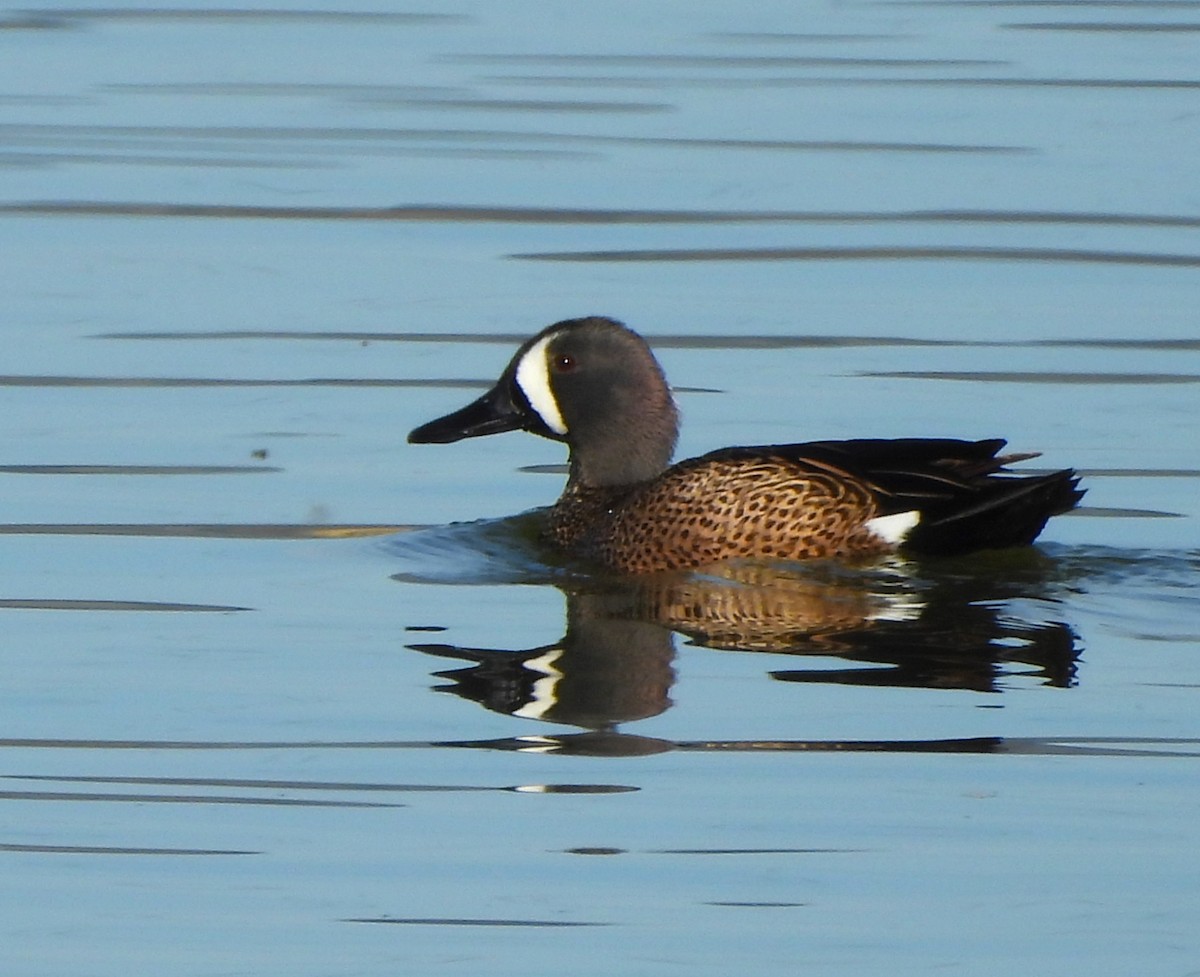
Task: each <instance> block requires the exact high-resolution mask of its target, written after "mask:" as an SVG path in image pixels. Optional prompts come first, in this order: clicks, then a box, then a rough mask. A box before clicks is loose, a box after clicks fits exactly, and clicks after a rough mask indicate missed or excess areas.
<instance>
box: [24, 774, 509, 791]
mask: <svg viewBox="0 0 1200 977" xmlns="http://www.w3.org/2000/svg"><path fill="white" fill-rule="evenodd" d="M0 779H3V780H36V781H49V782H52V783H70V784H126V785H140V786H156V785H157V786H172V787H247V788H252V789H255V790H332V791H381V792H387V793H399V792H404V793H420V792H430V793H437V792H443V791H445V792H455V793H461V792H464V791H497V790H500V791H508V790H511V788H509V787H480V786H478V785H462V784H382V783H362V782H358V781H328V780H257V779H243V778H237V777H96V776H60V775H57V774H13V773H9V774H4V775H2V776H0Z"/></svg>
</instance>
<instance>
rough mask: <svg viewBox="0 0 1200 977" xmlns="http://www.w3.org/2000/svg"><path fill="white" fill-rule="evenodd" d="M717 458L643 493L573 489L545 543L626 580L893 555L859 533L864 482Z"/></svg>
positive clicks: (772, 463) (557, 509)
mask: <svg viewBox="0 0 1200 977" xmlns="http://www.w3.org/2000/svg"><path fill="white" fill-rule="evenodd" d="M721 454H722V452H715V453H714V454H713V455H706V456H704V457H701V458H694V459H691V460H689V461H686V462H682V463H681V464H678V465H675V466H674V467H672V468H669V469H668V470H667V471H665V472H664V473H663V474H662V475H660V476H659V477H658V478H656V479H654V480H652V481H649V482H645V483H642V484H640V485H634V486H621V487H618V488H586V487H583V486H581V485H578V484H575V483H572V484H570V485H568V486H567V489H566V491H565V492H564V493H563V495H562V498H560V499H559V500H558V502H557V503H556V504H555V505H554V507H553V509H551V512H550V522H549V530H548V531H549V535H550V538H551V540H552V541H553V542H554V543H555V544H556V545H557V546H559V547H561V548H562V549H565V550H567V551H569V552H572V553H576V554H579V555H581V556H584V557H586V558H589V559H593V560H597V561H598V562H601V563H603V564H605V565H606V566H608V567H611V568H612V569H614V570H620V571H622V572H625V573H651V572H654V571H658V570H679V569H686V568H690V567H698V566H705V565H707V564H711V563H717V562H719V561H721V560H730V559H764V558H765V559H782V560H799V559H810V558H813V557H829V556H851V555H867V554H875V553H883V552H887V551H888V550H889V549H890V547H889V546H888V545H887V544H886V543H885V542H884V540H882V539H881V538H880V537H878V536H876V535H875V534H873V533H872V532H871V531H870V530H869V529H867V528H865V527H864V523H866V522H867V521H868V520H870V519H872V518H874V517H875V516H876V515H877V514H878V511H877V506H876V503H875V500H874V495H873V493H872V491H871V489H870V487H868V486H867V485H865V484H863V483H862V482H861V481H859V480H857V479H854V478H851V477H850V476H848V475H847V474H846V473H844V472H837V473H834V472H831V471H821V470H818V469H816V468H815V467H813V466H808V465H804V464H802V463H799V462H796V461H793V460H790V459H787V458H782V457H771V456H769V455H764V456H762V457H759V458H754V459H746V458H744V457H726V458H723V457H721Z"/></svg>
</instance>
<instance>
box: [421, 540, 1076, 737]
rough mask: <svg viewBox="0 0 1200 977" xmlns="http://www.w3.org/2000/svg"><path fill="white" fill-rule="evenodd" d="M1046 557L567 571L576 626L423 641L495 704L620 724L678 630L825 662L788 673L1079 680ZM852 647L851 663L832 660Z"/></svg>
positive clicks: (635, 712)
mask: <svg viewBox="0 0 1200 977" xmlns="http://www.w3.org/2000/svg"><path fill="white" fill-rule="evenodd" d="M1048 566H1049V564H1047V562H1046V561H1044V560H1040V561H1039V558H1036V557H1035V558H1033V559H1031V560H1027V561H1025V562H1024V563H1023V564H1022V565H1020V566H1017V567H1015V568H1014V567H1012V566H1010V567H1007V568H1006V569H1007V570H1009V571H1011V570H1014V569H1015V570H1016V571H1017V572H1005V573H1001V574H997V573H994V572H989V573H986V574H981V573H979V572H977V568H976V571H975V572H962V568H961V567H957V566H956V565H955V564H949V565H947V566H945V567H943V568H941V569H940V570H939V571H938V572H937V573H930V572H928V571H927V569H926V568H922V569H921V571H920V572H919V573H918V572H914V570H913V569H912V568H911V567H910V566H908V565H905V564H899V563H898V564H895V565H890V566H874V567H869V568H863V567H853V566H847V565H845V564H836V565H835V564H828V565H826V564H814V565H807V564H806V565H804V566H802V567H796V566H764V565H750V564H746V565H736V564H735V565H728V566H722V567H720V568H716V569H714V570H712V571H710V572H707V573H696V572H691V573H684V574H661V575H655V576H651V577H639V578H624V579H620V580H606V581H588V582H586V583H584V584H572V585H569V586H568V585H561V584H560V585H559V586H560V589H562V590H563V592H564V594H565V596H566V602H567V626H566V633H565V634H564V635H563V637H562V639H561V640H559V641H558V642H556V643H554V644H551V645H543V646H540V647H537V648H529V649H524V650H512V649H502V648H464V647H459V646H455V645H447V644H412V645H409V647H410V648H412V649H414V650H416V651H421V652H424V653H426V654H429V655H435V656H439V657H444V658H452V659H456V660H459V661H464V662H469V663H470V664H469V665H468V666H466V667H462V668H455V669H451V670H446V671H439V672H436V673H435V674H436V675H437V676H438V677H439V678H444V679H448V680H449V684H447V685H443V686H439V687H438V688H439V690H440V691H445V692H452V693H454V694H456V695H459V696H462V697H463V698H465V699H469V700H471V701H473V702H478V703H480V704H481V705H484V706H486V707H487V708H488V709H492V710H494V711H496V712H501V713H507V714H510V715H514V716H521V717H526V718H536V719H540V720H546V721H550V722H557V723H565V724H570V725H573V726H576V727H581V728H583V729H587V730H601V731H603V730H611V729H613V728H614V727H615V726H617V725H618V724H621V723H629V722H633V721H635V720H639V719H646V718H648V717H651V716H654V715H657V714H659V713H661V712H663V711H664V710H665V709H667V708H668V707H669V705H670V690H671V686H672V683H673V681H674V670H673V667H672V661H673V659H674V654H675V646H674V635H675V634H681V635H684V636H685V637H686V638H687V639H689V640H690V642H691V643H693V644H696V645H702V646H705V647H711V648H718V649H726V650H730V651H747V652H766V653H771V654H776V655H787V656H790V657H791V658H792V659H793V661H794V660H795V659H798V658H804V657H806V656H807V657H809V658H816V657H819V658H821V659H822V661H821V663H817V662H815V661H814V662H813V663H812V664H811V665H807V666H804V665H799V664H797V665H795V666H794V667H788V668H780V669H774V670H771V671H770V672H769V674H770V675H771V676H772V677H773V678H775V679H777V680H779V681H785V682H821V683H837V684H848V685H859V686H893V687H910V688H912V687H919V688H943V689H968V690H974V691H979V692H991V691H999V689H1000V684H999V683H1000V681H1001V679H1002V678H1003V677H1005V676H1011V675H1013V674H1014V672H1015V673H1019V674H1021V675H1023V676H1025V677H1026V678H1034V679H1035V680H1040V681H1041V682H1043V683H1045V684H1048V685H1053V686H1059V687H1067V686H1070V685H1072V684H1073V683H1074V679H1075V667H1076V660H1077V658H1078V655H1079V648H1078V641H1077V638H1076V636H1075V634H1074V632H1073V631H1072V630H1071V628H1070V627H1069V626H1068V625H1067V624H1065V623H1063V622H1061V621H1057V620H1054V619H1052V618H1053V615H1052V613H1050V612H1052V610H1053V608H1055V607H1056V606H1057V605H1056V604H1055V603H1054V601H1053V600H1052V599H1051V598H1049V597H1048V596H1047V594H1048V591H1049V589H1050V588H1049V586H1048V583H1047V580H1046V579H1045V576H1046V574H1045V571H1046V570H1047V568H1048ZM830 658H837V659H839V660H841V661H842V662H844V663H846V666H845V667H841V668H837V667H835V668H830V667H829V662H828V660H829V659H830Z"/></svg>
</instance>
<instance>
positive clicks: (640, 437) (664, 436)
mask: <svg viewBox="0 0 1200 977" xmlns="http://www.w3.org/2000/svg"><path fill="white" fill-rule="evenodd" d="M650 420H651V421H652V422H653V423H649V424H648V423H647V418H646V417H645V416H644V415H643V416H642V417H641V418H639V421H638V423H630V424H620V423H616V424H614V423H611V421H610V422H609V423H607V424H605V425H602V426H601V425H596V426H594V427H592V428H588V427H584V428H583V429H576V430H574V432H573V436H572V438H571V439H570V448H571V456H570V475H569V478H568V482H567V484H568V486H569V487H581V488H619V487H621V486H625V485H637V484H639V483H641V482H648V481H650V480H651V479H653V478H657V477H658V476H659V475H661V474H662V473H663V472H664V471H666V469H667V467H668V466H669V465H670V464H671V456H672V454H674V452H675V441H676V438H677V437H678V417H677V414H676V411H675V405H674V404H673V403H671V402H670V401H669V399H668V401H667V403H666V405H665V407H664V408H663V409H662V410H660V411H658V412H655V413H654V414H652V415H651V418H650Z"/></svg>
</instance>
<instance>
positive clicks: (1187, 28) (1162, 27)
mask: <svg viewBox="0 0 1200 977" xmlns="http://www.w3.org/2000/svg"><path fill="white" fill-rule="evenodd" d="M1000 26H1001V27H1002V28H1003V29H1005V30H1019V31H1077V32H1080V33H1109V32H1112V33H1121V34H1178V33H1195V32H1197V31H1200V24H1197V23H1170V24H1167V23H1157V24H1156V23H1139V22H1137V21H1125V22H1120V21H1107V22H1105V21H1093V22H1087V23H1084V22H1071V21H1060V22H1058V23H1053V22H1043V23H1030V24H1001V25H1000Z"/></svg>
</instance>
